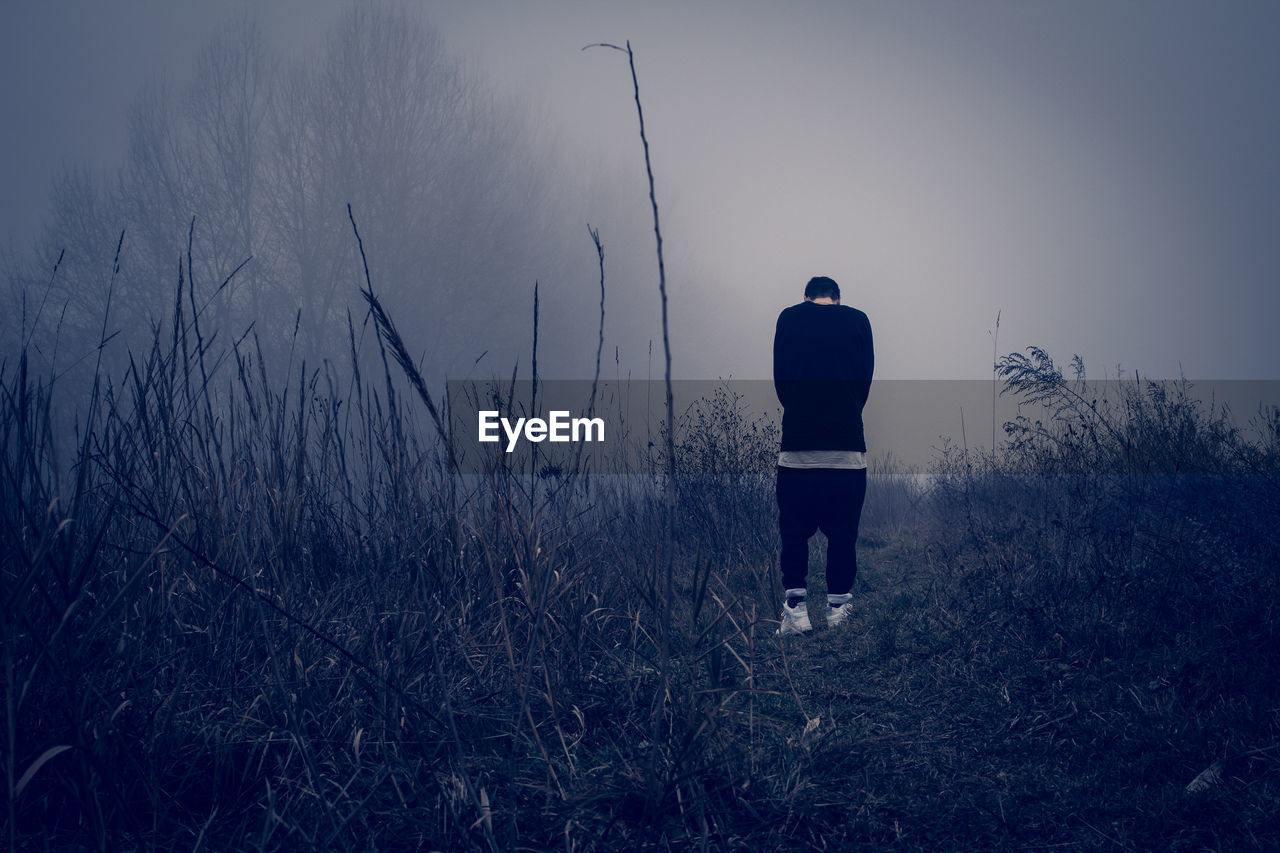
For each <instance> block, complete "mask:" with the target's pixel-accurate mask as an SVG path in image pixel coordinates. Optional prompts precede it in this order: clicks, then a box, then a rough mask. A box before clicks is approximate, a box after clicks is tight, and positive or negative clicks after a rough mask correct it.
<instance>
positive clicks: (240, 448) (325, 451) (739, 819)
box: [0, 299, 1280, 851]
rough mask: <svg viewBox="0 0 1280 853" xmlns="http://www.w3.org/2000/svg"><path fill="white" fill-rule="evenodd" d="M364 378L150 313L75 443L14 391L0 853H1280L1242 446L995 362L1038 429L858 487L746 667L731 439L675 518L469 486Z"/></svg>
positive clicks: (611, 486) (1234, 436)
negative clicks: (842, 613) (1276, 852)
mask: <svg viewBox="0 0 1280 853" xmlns="http://www.w3.org/2000/svg"><path fill="white" fill-rule="evenodd" d="M177 304H178V305H179V306H180V305H181V304H182V302H181V299H179V301H178V303H177ZM355 338H356V333H355V330H354V329H353V331H352V342H351V347H350V349H351V353H352V354H351V356H350V359H349V361H350V363H349V364H348V365H347V366H346V367H345V368H344V369H343V370H339V369H337V368H335V367H333V366H332V365H331V364H327V365H326V366H325V367H324V368H322V369H319V370H310V371H309V370H308V369H307V368H306V367H305V366H302V365H294V366H290V368H289V370H288V371H287V372H286V373H287V375H288V376H289V377H290V378H289V379H288V380H286V381H282V382H279V383H273V382H272V381H271V380H270V379H269V378H268V370H267V369H266V368H267V367H268V365H264V364H263V363H262V357H261V354H260V352H259V351H257V350H256V349H255V348H253V347H252V346H251V340H250V341H248V342H246V341H240V342H238V344H237V345H236V346H235V347H231V346H230V345H223V344H218V345H215V344H214V343H213V342H212V341H209V340H206V339H205V338H204V337H202V336H201V334H200V330H199V328H198V325H197V324H195V323H194V322H193V321H192V319H191V317H190V316H184V315H183V314H182V313H181V311H180V310H179V311H178V312H176V313H175V316H174V317H173V320H172V322H171V324H169V326H168V327H166V329H164V330H158V331H157V333H156V339H155V343H154V346H153V348H152V349H151V350H150V351H149V352H147V353H135V354H133V357H132V359H131V366H130V368H129V369H128V370H127V371H126V372H125V373H124V374H123V375H120V376H113V377H108V376H105V375H101V374H100V375H99V377H98V378H97V380H96V381H95V383H94V384H93V387H92V389H91V390H90V392H89V394H88V395H87V398H86V400H85V401H81V403H82V404H81V405H80V406H78V407H77V409H78V412H79V414H78V415H77V416H76V418H75V419H74V423H73V424H71V425H68V424H69V422H68V421H67V420H65V419H64V420H59V415H58V412H59V411H61V410H65V407H63V409H59V406H58V405H57V399H58V398H57V394H58V392H59V389H58V382H59V381H60V380H56V379H52V378H51V377H50V375H49V374H48V373H40V374H37V373H36V371H35V370H34V368H33V367H32V363H33V361H32V360H30V359H29V358H28V355H29V353H27V352H18V353H14V354H12V355H11V357H10V358H9V359H8V360H7V361H6V362H5V365H4V368H3V371H2V373H0V377H2V379H3V381H2V383H0V447H2V448H3V455H2V461H3V469H2V470H0V498H2V499H3V500H2V503H0V506H2V507H3V508H2V509H0V539H2V543H0V575H2V577H3V595H4V603H3V611H2V612H0V640H2V642H3V652H2V653H0V654H2V657H3V679H4V721H5V728H4V737H3V765H4V773H5V782H6V808H5V812H4V821H5V830H4V839H5V843H6V844H7V845H8V847H9V848H10V849H12V850H44V849H60V850H79V849H84V850H104V851H107V850H109V851H122V850H169V849H188V850H299V849H300V850H434V849H439V850H468V849H479V850H490V849H493V850H521V849H524V850H567V851H581V850H616V849H631V848H651V849H700V850H701V849H706V850H735V849H752V850H757V851H759V850H794V849H816V850H823V849H828V850H848V849H864V848H865V849H878V848H888V847H902V848H905V849H920V850H936V849H1009V850H1032V849H1055V848H1057V849H1116V848H1118V849H1130V850H1148V849H1172V850H1202V849H1259V850H1265V849H1275V848H1276V847H1280V810H1278V809H1277V803H1278V802H1280V644H1278V642H1277V625H1278V624H1280V613H1278V611H1277V602H1278V600H1280V592H1277V589H1278V586H1277V584H1276V571H1277V566H1278V565H1280V553H1278V551H1280V544H1278V540H1277V537H1276V535H1275V528H1276V522H1277V519H1278V518H1280V512H1278V511H1277V510H1278V509H1280V485H1278V481H1277V469H1278V467H1280V466H1278V465H1277V461H1278V460H1280V429H1278V428H1277V424H1278V423H1280V422H1278V421H1277V420H1276V416H1275V413H1274V410H1272V411H1270V412H1263V413H1261V414H1260V418H1261V419H1260V420H1259V421H1258V422H1257V423H1255V425H1254V428H1253V429H1252V431H1251V432H1246V431H1241V430H1240V429H1237V428H1236V427H1234V426H1232V425H1231V424H1230V423H1229V422H1228V421H1226V420H1225V419H1224V418H1223V417H1221V416H1220V415H1219V414H1217V413H1214V412H1212V411H1207V410H1205V408H1204V407H1203V406H1201V405H1200V404H1197V403H1195V402H1194V400H1192V399H1191V398H1190V397H1189V396H1187V394H1186V393H1185V391H1186V388H1185V386H1182V387H1181V388H1180V387H1179V386H1178V385H1176V384H1174V385H1138V384H1134V385H1133V386H1132V388H1131V389H1130V390H1129V391H1127V392H1126V393H1125V395H1124V396H1123V397H1121V398H1119V399H1117V400H1114V401H1111V402H1110V403H1107V404H1105V405H1100V404H1098V402H1097V401H1096V400H1089V399H1087V398H1084V397H1081V396H1079V395H1078V394H1077V392H1076V390H1075V389H1077V388H1078V387H1079V386H1077V385H1073V383H1072V382H1070V381H1067V380H1064V379H1063V378H1062V376H1061V374H1060V373H1059V372H1058V371H1057V369H1056V368H1055V367H1054V365H1053V364H1052V362H1051V361H1050V360H1049V359H1048V356H1047V355H1046V354H1044V353H1040V352H1038V351H1033V353H1032V354H1031V355H1030V356H1026V357H1024V356H1010V357H1008V358H1007V359H1005V360H1004V361H1003V362H1002V369H1003V373H1004V379H1005V382H1006V385H1007V387H1008V388H1009V389H1011V390H1013V391H1017V392H1018V393H1023V394H1026V395H1029V396H1031V397H1037V395H1038V397H1037V399H1039V400H1041V401H1042V402H1047V403H1049V404H1051V405H1052V406H1054V410H1055V412H1056V415H1055V418H1054V420H1053V421H1052V422H1051V423H1049V424H1048V425H1045V424H1027V423H1022V424H1013V425H1011V427H1010V430H1009V434H1008V439H1009V440H1008V442H1007V444H1006V445H1005V447H1004V449H1003V450H1002V451H1001V453H1000V454H999V455H997V456H992V455H991V454H986V455H983V454H978V453H972V452H965V451H963V450H957V449H956V448H953V447H947V448H944V449H943V451H942V452H941V453H940V455H939V457H938V459H937V461H936V463H935V465H934V467H933V470H931V471H930V472H929V473H930V474H931V475H932V477H931V479H930V481H929V482H930V485H929V486H928V488H927V489H925V488H922V487H921V486H920V485H919V480H917V479H915V478H914V477H912V476H909V475H910V474H911V473H912V472H905V471H900V470H894V469H893V468H892V467H887V468H886V467H882V468H880V469H879V470H875V471H873V472H872V473H873V476H872V482H871V487H870V491H869V495H868V503H867V509H866V513H865V515H864V524H863V537H862V540H861V546H860V561H861V566H862V570H861V574H860V578H859V581H858V584H857V586H856V587H855V592H856V593H857V598H856V601H857V607H858V612H857V618H856V619H855V620H853V623H852V624H851V625H849V626H846V628H845V629H844V630H841V631H838V632H837V631H827V630H822V629H819V630H818V631H816V632H815V635H814V636H810V637H805V638H802V639H800V640H784V641H780V640H779V639H778V638H776V637H775V636H774V629H775V628H776V624H777V623H776V618H777V615H778V607H779V598H778V589H777V578H776V552H775V549H776V532H775V522H774V506H773V495H772V481H771V479H770V476H769V472H770V470H771V465H772V461H771V460H772V454H773V452H774V448H775V447H776V444H775V443H774V442H775V441H776V436H775V435H773V434H772V433H771V432H770V431H769V429H768V428H767V426H763V425H760V424H755V423H744V422H743V420H742V419H741V418H740V417H738V416H737V413H736V412H735V409H734V400H733V399H732V397H731V396H724V397H721V398H719V399H716V400H709V401H707V406H706V408H705V409H704V410H703V411H702V414H701V416H700V418H699V419H697V420H694V421H688V422H686V423H684V424H683V425H682V428H681V429H680V430H679V431H678V436H677V438H676V440H675V441H673V446H674V447H675V448H676V453H677V464H676V465H675V466H674V469H675V471H676V480H675V483H674V488H673V489H671V490H666V489H665V488H664V487H663V486H664V484H663V483H657V484H653V483H652V482H651V480H650V479H647V478H640V481H641V482H642V483H649V485H647V486H645V485H640V486H637V485H635V484H634V483H633V484H631V485H628V486H626V487H624V488H620V487H619V486H618V485H617V483H618V478H616V477H606V478H601V477H593V476H590V475H587V474H582V473H575V472H572V471H568V472H564V471H562V472H559V473H558V474H556V475H555V476H549V477H530V476H528V475H527V474H524V473H521V472H517V471H512V470H510V469H509V468H504V467H503V466H501V465H495V466H493V467H492V468H490V469H489V470H486V471H484V472H483V473H482V474H480V475H475V476H471V477H468V478H463V477H459V476H458V475H457V473H456V471H454V470H453V469H451V467H450V456H449V454H448V453H447V452H445V450H444V445H442V444H441V442H440V441H439V440H438V437H437V436H436V434H435V433H434V432H433V426H432V423H431V421H430V420H428V419H427V418H426V417H425V416H424V414H423V412H422V409H421V407H420V405H419V403H420V401H419V400H418V399H416V398H415V397H413V396H411V395H412V394H413V393H414V392H415V384H414V382H413V381H407V380H406V377H405V376H404V375H403V374H402V373H401V372H399V371H397V370H396V369H395V367H394V365H393V364H392V361H393V360H394V359H388V358H387V353H386V350H385V349H384V350H383V351H382V353H381V357H380V358H379V357H376V356H375V358H373V359H372V360H369V359H364V360H362V359H361V358H360V357H358V356H356V355H355V352H356V350H357V349H358V347H357V346H356V344H355ZM392 355H393V356H394V353H392ZM409 379H410V380H412V377H409ZM725 454H729V455H730V456H731V457H732V458H733V459H734V460H735V464H734V465H733V466H730V468H729V470H728V471H727V472H726V471H724V470H722V469H721V468H717V469H716V472H715V473H707V470H705V467H704V463H703V461H700V460H705V459H708V458H719V459H723V458H724V455H725ZM668 501H671V502H672V503H671V504H668ZM669 508H671V509H673V510H674V512H672V513H670V514H669V513H668V509H669ZM822 556H823V555H822V551H821V548H820V547H819V548H817V549H815V552H814V554H813V561H814V562H813V566H812V568H813V573H814V576H816V577H819V578H820V577H821V571H820V567H821V561H822ZM668 566H669V567H670V574H669V575H668V574H667V571H668ZM813 592H814V593H815V594H818V595H820V594H821V593H823V592H824V590H823V589H822V588H821V586H820V584H818V585H816V586H815V588H814V590H813ZM819 600H820V599H819ZM818 621H820V618H819V620H818Z"/></svg>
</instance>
